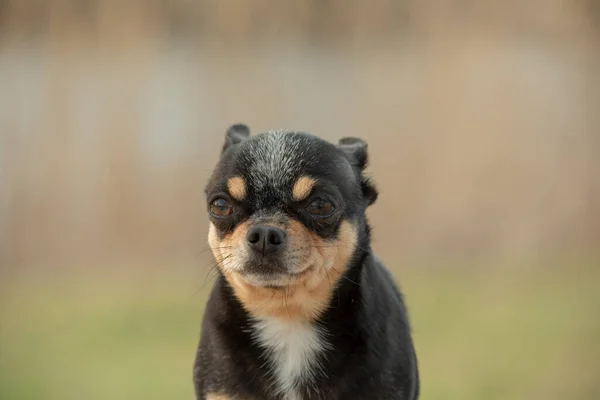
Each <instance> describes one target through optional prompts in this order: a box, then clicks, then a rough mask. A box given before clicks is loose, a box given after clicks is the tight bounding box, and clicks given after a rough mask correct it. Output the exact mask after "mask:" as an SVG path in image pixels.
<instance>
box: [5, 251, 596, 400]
mask: <svg viewBox="0 0 600 400" xmlns="http://www.w3.org/2000/svg"><path fill="white" fill-rule="evenodd" d="M561 267H562V268H561ZM492 270H493V271H495V272H493V273H491V272H490V269H488V268H478V269H470V268H469V269H454V268H443V269H441V268H427V269H415V268H411V269H407V270H403V271H399V270H397V271H396V272H397V275H398V276H401V279H399V281H400V282H401V285H402V286H403V289H404V292H405V293H406V296H407V300H408V303H409V307H410V311H411V318H412V322H413V330H414V337H415V341H416V345H417V348H418V354H419V357H420V368H421V374H422V383H423V392H422V393H423V394H422V398H423V399H449V400H453V399H457V400H458V399H460V400H482V399H485V400H496V399H497V400H509V399H545V400H551V399H574V400H579V399H580V400H588V399H589V400H595V399H598V398H600V382H599V381H598V373H599V371H600V347H599V346H598V343H600V315H599V313H598V310H597V306H598V305H599V304H600V291H598V290H597V287H598V282H600V268H598V266H597V265H594V264H589V265H584V264H583V263H580V264H578V265H572V266H568V267H566V268H565V266H564V265H563V266H553V267H550V266H548V267H546V268H538V267H535V268H533V267H531V268H528V267H522V268H516V267H515V268H513V267H506V268H494V269H492ZM490 274H493V275H490ZM110 275H111V274H104V275H103V277H102V278H97V279H95V278H92V277H91V276H90V275H87V276H86V278H85V279H82V278H81V277H71V278H70V279H69V278H65V277H64V276H63V277H61V278H56V277H55V278H52V277H37V278H35V279H32V278H27V279H24V278H14V277H13V278H11V279H10V280H3V283H2V284H1V286H0V288H1V289H2V291H1V294H0V300H1V302H0V318H1V320H0V327H1V329H0V343H1V349H0V399H3V400H13V399H14V400H17V399H18V400H25V399H47V400H53V399H61V400H69V399H87V400H95V399H98V400H100V399H102V400H104V399H145V400H150V399H191V398H193V388H192V384H191V366H192V362H193V358H194V353H195V346H196V342H197V338H198V335H199V330H200V321H201V317H202V310H203V306H204V301H205V299H206V296H207V294H208V291H209V288H210V286H211V284H210V283H209V284H206V285H204V286H203V282H204V276H203V274H202V273H200V272H199V273H198V279H197V281H194V280H192V279H183V278H182V279H179V278H174V277H173V275H170V274H168V273H167V272H166V271H164V272H163V273H156V272H155V273H148V274H147V275H146V276H144V277H137V278H135V279H133V278H126V279H125V278H117V276H122V275H117V274H115V275H114V276H115V281H109V280H108V279H109V278H108V276H110ZM188 278H189V277H188Z"/></svg>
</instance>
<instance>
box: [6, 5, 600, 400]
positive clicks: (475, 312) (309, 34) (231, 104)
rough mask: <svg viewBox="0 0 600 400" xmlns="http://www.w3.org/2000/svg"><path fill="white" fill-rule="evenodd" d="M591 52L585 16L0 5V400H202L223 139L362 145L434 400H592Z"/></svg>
mask: <svg viewBox="0 0 600 400" xmlns="http://www.w3.org/2000/svg"><path fill="white" fill-rule="evenodd" d="M599 49H600V4H599V3H598V2H597V1H595V0H587V1H586V0H571V1H560V0H544V1H541V0H527V1H515V0H507V1H491V0H490V1H469V0H460V1H459V0H440V1H432V0H427V1H413V0H404V1H402V0H398V1H390V0H373V1H369V2H367V1H357V0H352V1H340V0H326V1H325V0H321V1H315V0H298V1H295V2H276V1H270V0H255V1H249V0H232V1H218V0H203V1H199V0H196V1H192V0H187V1H186V0H172V1H168V0H162V1H160V0H154V1H151V0H147V1H138V0H128V1H117V0H112V1H111V0H46V1H42V0H40V1H34V0H13V1H11V0H2V1H0V279H1V280H2V282H1V283H0V289H1V290H2V293H1V294H0V300H2V305H1V306H0V312H1V313H2V314H0V318H1V319H0V339H1V340H2V344H1V347H0V398H1V399H26V398H27V399H29V398H31V399H54V398H56V399H80V398H86V399H105V398H111V399H137V398H139V399H142V398H143V399H154V398H155V399H174V398H191V397H192V387H191V382H190V376H191V367H190V365H191V361H192V359H193V353H194V345H195V341H196V339H197V335H198V331H199V321H200V318H201V314H202V307H203V302H204V299H205V298H206V294H207V291H208V290H209V288H210V284H211V279H212V278H214V274H212V275H211V272H210V267H211V257H210V254H209V252H207V251H206V250H207V244H206V239H205V236H206V228H207V220H206V216H205V204H204V197H203V187H204V183H205V181H206V179H207V177H208V175H209V173H210V171H211V169H212V167H213V165H214V163H215V162H216V160H217V157H218V153H219V150H220V147H221V145H222V142H223V138H224V132H225V130H226V128H227V127H228V126H229V125H231V124H232V123H236V122H244V123H246V124H248V125H249V126H250V127H251V129H252V130H253V131H254V132H260V131H264V130H268V129H272V128H288V129H294V130H305V131H309V132H312V133H314V134H317V135H319V136H322V137H325V138H327V139H330V140H332V141H335V140H337V139H338V138H340V137H342V136H360V137H362V138H364V139H366V140H367V141H368V143H369V149H370V157H371V167H370V168H369V172H370V173H371V174H372V175H373V177H374V179H375V181H376V183H377V184H378V187H379V188H380V192H381V193H380V198H379V201H378V202H377V203H376V205H374V206H373V207H372V208H371V209H370V210H369V214H370V218H371V222H372V224H373V225H374V228H375V230H374V248H375V249H376V251H377V252H378V254H379V255H380V256H381V257H382V258H383V259H384V260H385V261H386V263H387V264H388V265H389V266H390V268H391V269H392V270H393V271H394V273H395V274H396V276H397V277H398V280H399V282H401V284H402V286H403V287H404V289H405V291H406V293H407V297H408V302H409V307H411V314H412V315H413V320H414V321H413V324H414V326H415V337H416V341H417V345H418V350H419V352H420V354H421V364H422V370H423V380H424V382H423V398H424V399H503V400H504V399H538V398H539V399H562V398H573V399H576V398H577V399H590V400H591V399H595V398H598V396H600V385H599V384H598V382H597V379H596V378H597V377H598V374H599V373H600V362H599V361H598V359H600V353H599V351H598V348H599V347H600V321H599V317H598V316H597V312H594V311H593V310H595V309H596V308H595V307H596V306H597V305H599V303H598V301H599V300H600V295H599V294H598V293H597V290H596V286H597V285H596V283H597V282H598V279H600V273H599V272H598V270H599V269H600V263H599V260H600V53H599ZM100 382H101V383H100ZM565 396H566V397H565Z"/></svg>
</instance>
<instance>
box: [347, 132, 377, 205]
mask: <svg viewBox="0 0 600 400" xmlns="http://www.w3.org/2000/svg"><path fill="white" fill-rule="evenodd" d="M338 146H339V148H340V149H342V151H343V152H344V153H346V156H347V157H348V160H349V161H350V165H352V166H353V167H354V168H355V169H358V170H359V171H360V172H359V179H360V186H361V189H362V192H363V196H364V198H365V200H366V201H367V206H370V205H371V204H373V203H375V201H376V200H377V196H378V195H379V192H378V191H377V188H376V187H375V185H374V184H373V182H372V181H371V180H370V179H369V178H367V177H366V176H365V175H364V173H363V171H364V169H365V168H366V167H367V164H368V162H369V155H368V151H367V147H368V144H367V142H365V141H364V140H362V139H360V138H356V137H345V138H342V139H340V141H339V142H338Z"/></svg>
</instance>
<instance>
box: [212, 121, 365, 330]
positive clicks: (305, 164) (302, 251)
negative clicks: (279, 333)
mask: <svg viewBox="0 0 600 400" xmlns="http://www.w3.org/2000/svg"><path fill="white" fill-rule="evenodd" d="M366 164H367V144H366V143H365V142H364V141H362V140H361V139H357V138H344V139H342V140H340V142H339V143H338V145H333V144H331V143H329V142H326V141H324V140H322V139H319V138H317V137H315V136H312V135H310V134H307V133H301V132H285V131H270V132H267V133H262V134H259V135H256V136H253V137H250V131H249V129H248V127H246V126H245V125H241V124H238V125H234V126H232V127H231V128H229V130H228V131H227V134H226V139H225V145H224V146H223V149H222V153H221V159H220V161H219V163H218V165H217V167H216V168H215V170H214V172H213V174H212V177H211V178H210V181H209V183H208V185H207V187H206V195H207V205H208V214H209V218H210V226H209V244H210V246H211V248H212V251H213V254H214V256H215V259H216V261H217V263H218V265H219V268H220V270H221V272H222V273H223V275H224V276H225V278H226V279H227V281H228V282H229V284H230V285H231V287H232V288H233V291H234V293H235V295H236V296H237V297H238V299H239V300H240V301H241V303H242V305H243V306H244V307H245V308H246V310H247V311H248V312H250V313H251V314H252V315H254V316H281V317H290V318H300V319H315V318H318V316H319V315H320V314H321V313H322V312H323V311H324V309H325V308H326V307H327V305H328V304H329V302H330V300H331V296H332V291H333V289H334V288H335V285H337V283H338V280H339V279H340V278H341V277H342V276H343V274H344V273H345V272H346V269H347V268H348V265H349V264H350V262H351V260H352V257H353V256H354V255H355V254H356V250H357V249H359V248H361V246H362V245H364V244H361V240H362V241H364V240H365V238H366V240H368V238H367V237H368V227H367V225H366V218H365V210H366V208H367V207H368V206H369V205H371V204H373V203H374V202H375V200H376V199H377V191H376V189H375V187H374V186H373V185H372V183H371V182H370V181H369V180H368V179H367V178H366V177H365V176H364V174H363V170H364V168H365V166H366ZM366 245H368V243H367V244H366Z"/></svg>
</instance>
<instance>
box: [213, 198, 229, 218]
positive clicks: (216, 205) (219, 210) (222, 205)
mask: <svg viewBox="0 0 600 400" xmlns="http://www.w3.org/2000/svg"><path fill="white" fill-rule="evenodd" d="M210 213H211V214H212V215H214V216H217V217H227V216H229V215H231V214H232V213H233V206H232V205H231V203H230V202H228V201H227V200H225V199H216V200H215V201H213V202H212V203H210Z"/></svg>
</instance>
